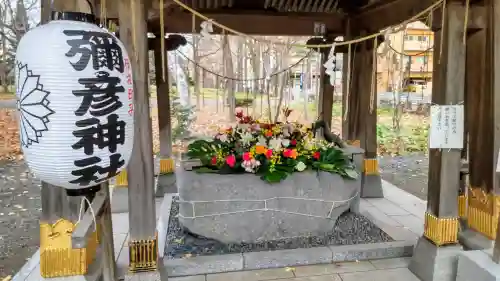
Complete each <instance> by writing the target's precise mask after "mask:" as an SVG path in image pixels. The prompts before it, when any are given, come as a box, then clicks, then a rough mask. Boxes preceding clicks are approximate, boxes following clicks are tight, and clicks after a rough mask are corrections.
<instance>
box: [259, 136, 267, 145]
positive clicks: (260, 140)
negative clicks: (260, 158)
mask: <svg viewBox="0 0 500 281" xmlns="http://www.w3.org/2000/svg"><path fill="white" fill-rule="evenodd" d="M257 145H262V146H267V140H266V138H265V137H264V136H259V137H258V138H257Z"/></svg>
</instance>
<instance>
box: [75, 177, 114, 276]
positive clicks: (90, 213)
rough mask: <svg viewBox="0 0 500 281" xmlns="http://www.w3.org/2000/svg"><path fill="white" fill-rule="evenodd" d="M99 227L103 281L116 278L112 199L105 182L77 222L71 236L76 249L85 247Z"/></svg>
mask: <svg viewBox="0 0 500 281" xmlns="http://www.w3.org/2000/svg"><path fill="white" fill-rule="evenodd" d="M94 229H97V230H98V231H99V232H98V233H97V235H98V237H99V239H100V242H101V243H100V244H101V250H102V251H101V254H102V255H103V259H102V270H103V281H115V280H116V263H115V253H114V245H113V226H112V222H111V200H110V195H109V184H108V183H107V182H106V183H103V184H102V185H101V190H100V191H99V192H97V193H96V196H95V197H94V200H92V203H91V204H90V208H89V209H87V211H85V214H84V215H83V217H82V218H81V220H80V222H79V223H78V224H77V226H76V228H75V230H74V231H73V233H72V236H71V243H72V246H73V248H74V249H80V248H85V247H86V246H87V241H88V237H89V235H91V234H92V233H93V232H94Z"/></svg>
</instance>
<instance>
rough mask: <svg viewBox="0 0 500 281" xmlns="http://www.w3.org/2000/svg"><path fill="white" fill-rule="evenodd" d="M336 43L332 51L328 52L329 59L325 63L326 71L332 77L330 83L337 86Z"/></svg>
mask: <svg viewBox="0 0 500 281" xmlns="http://www.w3.org/2000/svg"><path fill="white" fill-rule="evenodd" d="M335 59H336V57H335V43H334V44H333V45H332V48H331V49H330V53H329V54H328V60H327V61H326V62H325V63H324V64H323V67H325V73H326V74H328V76H329V77H330V84H331V85H332V86H335Z"/></svg>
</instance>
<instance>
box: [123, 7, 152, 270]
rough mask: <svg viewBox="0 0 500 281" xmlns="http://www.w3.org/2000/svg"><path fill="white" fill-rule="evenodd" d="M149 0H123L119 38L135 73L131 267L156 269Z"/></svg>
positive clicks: (130, 173)
mask: <svg viewBox="0 0 500 281" xmlns="http://www.w3.org/2000/svg"><path fill="white" fill-rule="evenodd" d="M149 4H150V3H149V1H140V0H122V1H121V3H120V5H119V9H118V13H119V19H120V39H121V40H122V42H123V43H124V45H125V47H126V49H127V51H128V53H129V56H130V59H131V64H132V71H133V76H134V121H135V131H134V146H133V149H132V157H131V159H130V162H129V164H128V167H129V169H128V200H129V222H130V233H129V242H128V244H129V253H130V260H129V262H130V263H129V269H130V271H131V272H136V271H155V270H156V269H157V267H158V248H157V247H158V246H157V234H156V216H155V200H154V198H155V197H154V169H153V157H151V156H152V155H153V142H152V128H151V121H150V109H149V95H148V83H147V82H148V45H147V22H146V12H147V10H148V5H149Z"/></svg>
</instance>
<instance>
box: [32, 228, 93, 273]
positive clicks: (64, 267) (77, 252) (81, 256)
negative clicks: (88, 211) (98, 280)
mask: <svg viewBox="0 0 500 281" xmlns="http://www.w3.org/2000/svg"><path fill="white" fill-rule="evenodd" d="M74 228H75V224H74V223H72V222H71V221H69V220H65V219H60V220H58V221H56V222H55V223H54V224H48V223H41V224H40V275H41V276H42V277H44V278H53V277H64V276H75V275H85V274H87V272H88V268H89V266H90V264H91V263H92V261H93V260H94V258H95V254H96V251H97V248H98V247H99V237H98V234H97V233H99V230H98V229H97V231H96V232H94V233H92V234H91V235H90V237H89V239H88V241H87V247H86V248H83V249H73V248H72V246H71V234H72V233H73V230H74Z"/></svg>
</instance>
